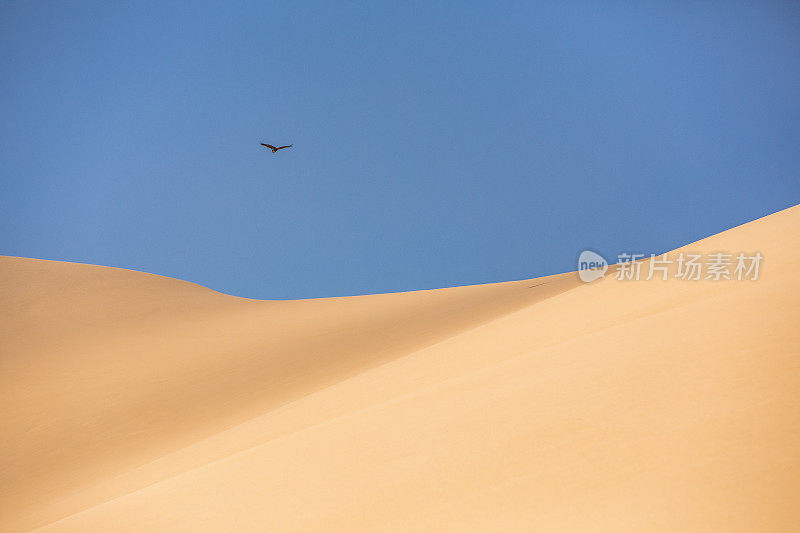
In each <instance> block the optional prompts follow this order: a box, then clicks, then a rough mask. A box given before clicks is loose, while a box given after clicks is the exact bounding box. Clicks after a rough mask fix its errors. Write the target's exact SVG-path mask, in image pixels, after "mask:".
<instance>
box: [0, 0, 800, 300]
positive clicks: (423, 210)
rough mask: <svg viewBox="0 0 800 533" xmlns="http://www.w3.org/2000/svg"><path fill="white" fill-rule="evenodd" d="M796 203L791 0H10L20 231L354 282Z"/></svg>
mask: <svg viewBox="0 0 800 533" xmlns="http://www.w3.org/2000/svg"><path fill="white" fill-rule="evenodd" d="M260 142H267V143H273V144H274V143H281V144H289V143H294V147H293V148H291V149H289V150H283V151H281V152H278V153H277V154H275V155H273V154H272V153H270V152H269V151H268V150H266V149H264V148H263V147H261V146H259V143H260ZM797 203H800V4H798V3H796V2H788V1H769V0H759V1H748V2H735V1H729V0H726V1H717V2H713V1H706V2H676V1H673V0H664V1H661V2H596V1H585V2H542V3H538V4H537V3H534V2H486V1H481V2H477V1H474V2H473V1H458V2H430V1H426V2H417V1H407V2H388V1H387V2H384V1H379V2H304V1H293V2H288V1H282V2H235V1H225V2H162V1H158V2H108V1H105V0H103V1H98V2H62V1H36V0H30V1H24V2H23V1H2V2H0V254H3V255H16V256H25V257H37V258H44V259H58V260H66V261H77V262H84V263H93V264H101V265H109V266H118V267H123V268H130V269H135V270H142V271H146V272H152V273H156V274H163V275H167V276H172V277H176V278H181V279H185V280H189V281H193V282H196V283H200V284H202V285H205V286H208V287H211V288H213V289H216V290H219V291H223V292H227V293H231V294H236V295H240V296H248V297H253V298H306V297H317V296H337V295H350V294H364V293H375V292H393V291H402V290H414V289H426V288H434V287H444V286H453V285H467V284H475V283H488V282H495V281H507V280H513V279H521V278H531V277H537V276H543V275H547V274H553V273H557V272H563V271H568V270H575V268H576V260H577V255H578V253H579V252H580V251H581V250H583V249H585V248H591V249H594V250H597V251H599V252H601V253H603V254H604V255H606V256H607V257H611V258H612V259H613V257H615V256H616V254H617V253H619V252H621V251H637V252H643V253H651V252H653V253H657V252H662V251H667V250H669V249H672V248H675V247H677V246H679V245H682V244H685V243H687V242H690V241H693V240H697V239H699V238H702V237H705V236H708V235H710V234H713V233H716V232H719V231H722V230H725V229H728V228H730V227H732V226H735V225H738V224H741V223H744V222H747V221H749V220H752V219H755V218H758V217H760V216H763V215H766V214H769V213H772V212H775V211H777V210H780V209H783V208H786V207H789V206H792V205H795V204H797ZM738 251H739V250H731V252H738ZM767 259H768V258H767Z"/></svg>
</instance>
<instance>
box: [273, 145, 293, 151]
mask: <svg viewBox="0 0 800 533" xmlns="http://www.w3.org/2000/svg"><path fill="white" fill-rule="evenodd" d="M292 146H294V145H293V144H287V145H286V146H279V147H277V148H276V150H282V149H284V148H291V147H292Z"/></svg>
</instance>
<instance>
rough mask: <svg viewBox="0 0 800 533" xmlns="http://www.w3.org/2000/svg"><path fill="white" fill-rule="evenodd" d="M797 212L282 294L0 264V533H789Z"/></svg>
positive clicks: (798, 414)
mask: <svg viewBox="0 0 800 533" xmlns="http://www.w3.org/2000/svg"><path fill="white" fill-rule="evenodd" d="M798 230H800V207H795V208H792V209H788V210H785V211H782V212H780V213H776V214H774V215H771V216H769V217H765V218H763V219H760V220H757V221H755V222H751V223H749V224H746V225H744V226H740V227H737V228H734V229H732V230H729V231H726V232H724V233H721V234H719V235H715V236H713V237H710V238H708V239H704V240H702V241H699V242H697V243H694V244H692V245H689V246H687V247H686V248H685V249H686V250H691V251H699V252H707V253H711V252H717V251H727V252H732V253H737V252H740V251H743V252H747V253H751V252H755V251H759V252H761V254H763V256H764V263H763V265H762V269H761V275H760V279H758V280H757V281H735V280H730V281H727V280H723V281H712V280H705V281H681V280H676V279H670V280H668V281H661V280H657V279H654V280H651V281H627V282H626V281H617V280H616V279H614V277H613V276H607V277H606V278H605V279H603V280H600V281H597V282H594V283H591V284H583V283H581V282H580V281H579V280H578V277H577V275H576V274H574V273H568V274H562V275H558V276H551V277H547V278H540V279H536V280H526V281H518V282H509V283H499V284H491V285H480V286H471V287H458V288H452V289H440V290H433V291H419V292H410V293H399V294H384V295H371V296H359V297H348V298H329V299H318V300H298V301H258V300H247V299H243V298H236V297H232V296H227V295H223V294H220V293H216V292H214V291H211V290H209V289H206V288H203V287H200V286H197V285H194V284H191V283H187V282H182V281H178V280H174V279H169V278H164V277H160V276H154V275H149V274H143V273H138V272H132V271H126V270H121V269H114V268H107V267H98V266H90V265H82V264H72V263H61V262H55V261H43V260H36V259H23V258H12V257H4V258H0V295H2V301H3V305H2V310H0V313H2V316H1V317H0V318H1V320H0V349H1V350H2V357H1V358H0V403H1V404H2V406H3V408H2V409H0V461H2V462H1V463H0V529H1V530H3V531H25V530H31V529H35V528H40V527H41V528H44V529H45V530H54V531H172V530H187V531H196V530H212V531H213V530H226V531H247V530H252V531H267V530H271V531H308V530H343V531H352V530H375V529H388V530H415V531H418V530H442V529H444V530H465V529H466V530H470V529H474V530H484V531H486V530H511V531H520V530H545V531H597V530H613V531H620V530H625V531H628V530H630V531H634V530H636V531H641V530H648V531H651V530H659V531H675V530H692V531H696V530H703V531H765V530H775V531H783V530H785V531H791V530H793V528H794V527H796V525H797V524H798V523H800V510H798V509H799V508H798V506H797V501H800V452H798V450H800V326H799V325H800V276H798V272H800V240H798V239H797V234H798Z"/></svg>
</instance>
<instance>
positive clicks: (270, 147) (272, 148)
mask: <svg viewBox="0 0 800 533" xmlns="http://www.w3.org/2000/svg"><path fill="white" fill-rule="evenodd" d="M261 146H266V147H267V148H269V149H270V150H278V148H275V147H274V146H272V145H271V144H264V143H261Z"/></svg>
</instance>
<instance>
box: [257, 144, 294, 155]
mask: <svg viewBox="0 0 800 533" xmlns="http://www.w3.org/2000/svg"><path fill="white" fill-rule="evenodd" d="M261 146H266V147H267V148H269V149H270V150H272V153H273V154H274V153H275V152H277V151H278V150H283V149H284V148H291V147H292V145H291V144H287V145H286V146H278V147H277V148H276V147H275V146H272V145H271V144H264V143H261Z"/></svg>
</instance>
